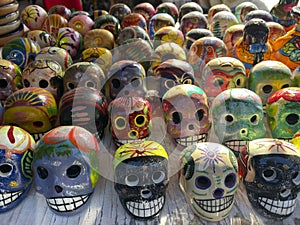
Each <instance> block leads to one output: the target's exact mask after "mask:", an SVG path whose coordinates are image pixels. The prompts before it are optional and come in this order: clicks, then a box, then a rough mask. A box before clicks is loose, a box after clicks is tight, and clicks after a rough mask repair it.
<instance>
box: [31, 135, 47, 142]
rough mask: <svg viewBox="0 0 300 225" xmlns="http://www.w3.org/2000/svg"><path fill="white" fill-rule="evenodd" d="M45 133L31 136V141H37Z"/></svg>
mask: <svg viewBox="0 0 300 225" xmlns="http://www.w3.org/2000/svg"><path fill="white" fill-rule="evenodd" d="M44 134H45V133H40V134H31V136H32V137H33V139H34V140H35V141H39V140H40V139H41V137H42V136H43V135H44Z"/></svg>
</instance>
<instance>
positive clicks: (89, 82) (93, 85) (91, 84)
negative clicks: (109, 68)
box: [85, 81, 96, 88]
mask: <svg viewBox="0 0 300 225" xmlns="http://www.w3.org/2000/svg"><path fill="white" fill-rule="evenodd" d="M85 86H86V87H91V88H94V87H96V84H95V83H94V82H92V81H87V82H86V83H85Z"/></svg>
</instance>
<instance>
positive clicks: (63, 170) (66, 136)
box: [33, 126, 99, 216]
mask: <svg viewBox="0 0 300 225" xmlns="http://www.w3.org/2000/svg"><path fill="white" fill-rule="evenodd" d="M35 153H36V154H35V155H34V158H33V170H34V179H35V189H36V191H37V192H38V193H40V194H42V195H43V196H44V197H45V198H46V202H47V205H48V206H49V208H50V209H51V210H52V211H53V212H54V213H56V214H59V215H66V216H68V215H73V214H76V213H79V212H81V211H82V210H83V209H84V206H86V205H87V204H88V202H89V201H90V199H91V196H92V194H93V192H94V188H95V185H96V183H97V181H98V176H99V171H98V170H99V168H98V167H99V165H98V164H99V161H98V157H99V146H98V142H97V139H96V138H95V137H94V135H93V134H92V133H90V132H89V131H87V130H86V129H84V128H82V127H77V126H59V127H56V128H54V129H52V130H51V131H49V132H47V133H46V134H45V135H44V136H43V137H42V138H41V139H40V141H39V142H38V143H37V145H36V147H35Z"/></svg>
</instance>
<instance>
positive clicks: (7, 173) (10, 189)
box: [0, 125, 35, 213]
mask: <svg viewBox="0 0 300 225" xmlns="http://www.w3.org/2000/svg"><path fill="white" fill-rule="evenodd" d="M0 135H1V141H0V145H1V147H0V213H3V212H6V211H8V210H10V209H13V208H15V207H16V206H18V205H19V204H20V203H21V202H22V201H23V200H24V198H25V197H26V196H27V194H28V193H29V191H30V187H31V184H32V180H33V179H32V169H31V163H32V158H33V151H34V145H35V141H34V140H33V138H32V137H31V135H30V134H29V133H28V132H27V131H25V130H23V129H22V128H19V127H16V126H9V125H7V126H6V125H4V126H0Z"/></svg>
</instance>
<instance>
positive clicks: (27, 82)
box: [23, 79, 30, 87]
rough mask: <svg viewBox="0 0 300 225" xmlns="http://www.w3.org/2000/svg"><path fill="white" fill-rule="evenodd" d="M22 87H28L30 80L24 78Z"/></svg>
mask: <svg viewBox="0 0 300 225" xmlns="http://www.w3.org/2000/svg"><path fill="white" fill-rule="evenodd" d="M23 82H24V87H30V82H29V81H28V80H27V79H24V81H23Z"/></svg>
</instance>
